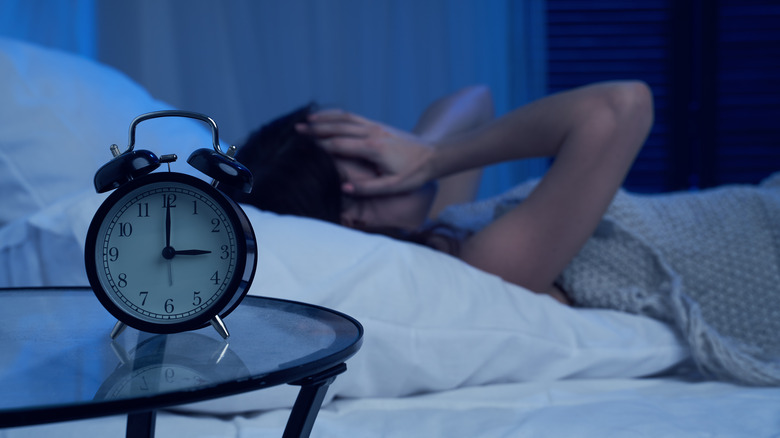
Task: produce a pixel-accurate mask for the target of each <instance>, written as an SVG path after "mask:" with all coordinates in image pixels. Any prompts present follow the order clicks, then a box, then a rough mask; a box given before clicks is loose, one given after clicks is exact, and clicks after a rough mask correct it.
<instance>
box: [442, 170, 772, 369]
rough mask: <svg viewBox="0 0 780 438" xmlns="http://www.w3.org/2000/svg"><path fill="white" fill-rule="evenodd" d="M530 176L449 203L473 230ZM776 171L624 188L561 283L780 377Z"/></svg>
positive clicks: (742, 365) (718, 362)
mask: <svg viewBox="0 0 780 438" xmlns="http://www.w3.org/2000/svg"><path fill="white" fill-rule="evenodd" d="M534 186H535V181H532V182H529V183H526V184H523V185H521V186H518V187H516V188H515V189H513V190H511V191H509V192H507V193H506V194H504V195H501V196H499V197H496V198H493V199H490V200H486V201H481V202H477V203H474V204H469V205H464V206H457V207H453V208H451V209H450V210H448V211H446V212H444V213H443V214H442V216H441V219H442V220H443V221H444V222H445V223H447V224H449V225H452V226H457V227H463V228H466V229H468V230H471V231H475V230H478V229H480V228H481V227H483V226H485V225H487V223H489V222H490V221H492V220H493V219H494V218H495V217H496V216H498V215H500V214H502V213H503V212H505V211H506V210H508V209H510V208H511V207H512V206H514V205H516V204H517V203H519V202H521V201H522V200H523V199H524V198H525V197H526V196H527V195H528V194H529V193H530V191H531V190H532V189H533V187H534ZM777 224H780V176H773V177H770V178H768V179H767V180H766V181H765V182H763V183H762V184H760V185H757V186H748V185H733V186H724V187H721V188H717V189H711V190H705V191H698V192H678V193H670V194H660V195H636V194H630V193H628V192H625V191H620V192H619V193H618V194H617V196H616V197H615V199H614V201H613V203H612V204H611V206H610V207H609V209H608V211H607V213H606V214H605V216H604V218H603V220H602V222H601V223H600V224H599V226H598V227H597V229H596V230H595V232H594V234H593V236H592V237H591V238H590V239H589V241H588V242H587V244H586V245H585V246H584V248H583V249H582V250H581V251H580V252H579V253H578V255H577V256H576V257H575V258H574V259H573V260H572V262H571V263H570V265H569V266H568V267H567V268H566V269H565V270H564V272H563V273H562V275H561V276H560V278H559V280H558V283H559V285H560V286H561V287H562V288H563V289H564V290H566V291H567V293H568V294H569V296H570V298H571V299H572V300H573V302H574V303H575V304H576V305H578V306H582V307H593V308H608V309H615V310H620V311H625V312H629V313H633V314H640V315H647V316H650V317H653V318H656V319H659V320H662V321H665V322H668V323H669V324H671V325H673V326H674V327H675V328H676V329H677V330H678V331H679V332H680V333H681V335H682V337H683V338H684V339H685V340H686V341H687V343H688V345H689V346H690V347H691V350H692V356H693V359H694V361H695V363H696V364H697V366H698V368H699V369H700V371H702V372H703V373H704V374H705V375H707V376H711V377H713V378H717V379H722V380H727V381H734V382H738V383H742V384H749V385H778V384H780V337H779V336H778V335H777V333H780V305H778V304H779V302H778V298H779V297H780V293H779V292H778V287H780V286H778V285H780V235H778V231H777Z"/></svg>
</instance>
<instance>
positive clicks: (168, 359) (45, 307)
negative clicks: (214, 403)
mask: <svg viewBox="0 0 780 438" xmlns="http://www.w3.org/2000/svg"><path fill="white" fill-rule="evenodd" d="M0 301H2V305H1V306H0V345H2V348H3V350H4V351H3V354H2V356H0V395H2V396H1V397H0V425H2V426H4V427H9V426H22V425H28V424H38V423H44V422H55V421H65V420H73V419H79V418H88V417H97V416H102V415H113V414H119V413H127V412H131V411H137V410H151V409H157V408H161V407H166V406H171V405H176V404H183V403H191V402H196V401H202V400H207V399H212V398H217V397H222V396H227V395H232V394H238V393H241V392H247V391H251V390H255V389H262V388H266V387H269V386H274V385H279V384H284V383H292V382H295V381H298V380H301V379H304V378H306V377H309V376H311V375H314V374H316V373H320V372H322V371H325V370H328V369H329V368H332V367H334V366H336V365H339V364H341V363H343V362H345V361H346V360H347V359H348V358H349V357H351V356H352V355H353V354H355V353H356V352H357V351H358V349H359V348H360V345H361V342H362V336H363V328H362V326H361V325H360V323H358V322H357V321H356V320H354V319H353V318H351V317H349V316H347V315H344V314H342V313H339V312H336V311H333V310H329V309H326V308H323V307H318V306H313V305H309V304H303V303H298V302H292V301H285V300H279V299H272V298H262V297H255V296H247V297H246V298H245V299H244V301H243V302H242V303H241V305H240V306H238V308H237V309H236V310H235V311H234V312H233V313H231V314H230V315H229V316H228V317H227V318H225V324H226V325H227V327H228V329H229V330H230V334H231V336H230V337H229V338H228V339H227V340H226V341H225V340H223V339H222V338H221V337H220V336H219V334H218V333H217V332H216V331H215V330H214V329H212V328H211V327H206V328H203V329H200V330H196V331H192V332H184V333H176V334H170V335H159V334H151V333H144V332H140V331H138V330H134V329H131V328H128V329H127V330H125V331H124V332H123V333H122V334H121V335H119V336H118V337H117V339H115V340H112V339H111V338H110V336H109V333H110V331H111V329H112V327H113V325H114V323H115V322H116V321H115V320H114V319H113V317H112V316H111V315H110V314H109V313H108V312H107V311H106V310H105V309H104V308H103V307H102V306H101V305H100V303H99V302H98V300H97V299H96V298H95V296H94V294H93V293H92V291H91V290H90V289H88V288H57V289H51V288H32V289H6V290H0Z"/></svg>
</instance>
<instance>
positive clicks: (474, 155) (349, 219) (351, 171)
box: [237, 81, 780, 384]
mask: <svg viewBox="0 0 780 438" xmlns="http://www.w3.org/2000/svg"><path fill="white" fill-rule="evenodd" d="M489 102H490V100H489V96H488V95H487V94H486V91H485V90H484V89H480V88H471V89H468V90H464V91H462V92H460V93H458V94H456V95H454V96H450V97H448V98H445V99H444V100H442V101H439V102H437V103H435V104H434V105H433V106H432V107H431V108H429V109H428V111H426V112H425V113H424V114H423V117H422V118H421V121H420V123H419V124H418V127H417V128H416V129H415V130H414V132H413V133H406V132H402V131H398V130H396V129H393V128H390V127H388V126H385V125H382V124H380V123H377V122H374V121H371V120H367V119H365V118H362V117H360V116H357V115H354V114H350V113H347V112H343V111H339V110H325V111H320V112H316V111H313V108H311V107H308V108H304V109H302V110H300V111H297V112H295V113H293V114H291V115H288V116H286V117H283V118H281V119H278V120H276V121H274V122H272V123H270V124H269V125H267V126H265V127H264V128H263V129H261V130H260V131H258V132H257V133H255V134H254V135H253V136H252V137H251V138H250V139H249V141H248V142H247V144H246V145H244V147H242V149H241V150H240V151H239V154H238V156H237V158H238V160H239V161H241V162H243V163H244V164H246V165H247V166H249V167H250V169H252V171H253V173H254V175H255V183H254V187H255V189H254V190H253V192H252V194H250V195H248V196H246V197H239V201H241V202H246V203H251V204H254V205H256V206H258V207H259V208H261V209H265V210H270V211H275V212H277V213H282V214H295V215H301V216H308V217H313V218H318V219H323V220H328V221H331V222H335V223H340V224H342V225H345V226H348V227H353V228H358V229H362V230H367V231H381V232H384V233H386V234H390V235H395V236H401V237H404V238H406V239H408V240H412V241H416V242H420V243H424V244H426V245H428V246H431V247H433V248H436V249H442V250H446V251H449V252H450V253H452V254H453V255H455V256H457V257H459V258H460V259H462V260H463V261H464V262H466V263H468V264H470V265H473V266H475V267H477V268H479V269H482V270H484V271H486V272H489V273H492V274H495V275H497V276H500V277H501V278H503V279H504V280H506V281H508V282H511V283H515V284H518V285H520V286H523V287H525V288H526V289H529V290H531V291H535V292H537V293H546V294H549V295H551V296H552V297H554V298H555V299H557V300H558V301H561V302H563V303H573V304H576V305H579V306H587V307H606V308H613V309H617V310H623V311H627V312H631V313H638V314H644V315H648V316H651V317H655V318H658V319H661V320H664V321H667V322H669V323H671V324H673V325H675V326H676V327H677V328H678V330H679V331H680V332H681V333H682V334H683V336H684V337H685V338H686V339H687V340H688V343H689V344H690V345H691V349H692V351H693V355H694V358H695V359H696V360H697V362H698V364H699V366H700V368H701V369H702V370H703V371H705V372H707V373H710V374H712V375H715V376H718V377H722V378H727V379H731V380H738V381H742V382H745V383H752V384H777V383H780V341H779V340H778V339H777V337H776V336H775V335H774V333H777V332H778V331H777V330H780V318H777V317H776V316H777V315H775V314H773V313H772V312H774V311H775V309H777V305H776V304H772V305H769V306H767V304H768V303H776V302H777V301H776V300H777V298H776V297H777V294H776V293H775V290H776V288H777V286H776V285H777V284H780V271H779V270H778V263H777V261H778V260H780V258H779V256H780V253H778V251H777V248H780V237H778V236H775V233H773V232H772V229H773V228H774V224H776V223H777V221H778V219H780V191H778V190H776V188H775V186H774V185H773V184H772V183H771V182H769V183H765V184H763V185H761V186H757V187H732V188H727V189H718V190H711V191H705V192H699V193H696V194H690V193H687V194H673V195H659V196H652V197H648V196H636V195H629V194H627V193H625V192H623V191H620V190H619V188H620V186H621V184H622V182H623V180H624V178H625V175H626V173H627V172H628V169H629V168H630V166H631V164H632V162H633V161H634V159H635V157H636V155H637V153H638V151H639V150H640V148H641V146H642V144H643V143H644V141H645V138H646V136H647V134H648V132H649V130H650V127H651V124H652V118H653V105H652V96H651V92H650V90H649V88H648V87H647V86H646V85H645V84H643V83H641V82H633V81H631V82H607V83H598V84H593V85H589V86H585V87H581V88H577V89H574V90H571V91H566V92H562V93H558V94H554V95H551V96H548V97H545V98H543V99H540V100H538V101H535V102H532V103H530V104H528V105H525V106H523V107H520V108H518V109H516V110H514V111H512V112H510V113H508V114H506V115H504V116H502V117H500V118H498V119H495V120H490V113H491V110H490V104H489ZM529 157H554V160H553V161H552V164H551V166H550V168H549V170H548V171H547V172H546V174H545V175H544V177H542V178H541V180H539V181H538V182H537V181H534V182H530V183H528V184H524V185H521V186H519V187H517V188H515V189H513V190H511V191H509V192H508V193H507V194H504V195H502V196H499V197H497V198H495V199H491V200H487V201H483V202H477V203H472V204H464V205H457V206H450V207H447V206H448V205H449V204H452V203H455V202H461V201H468V200H469V198H470V197H472V196H473V193H474V192H473V190H472V191H470V192H465V194H461V195H459V196H457V195H456V196H453V193H455V192H457V188H458V186H463V185H465V186H470V185H472V183H473V182H474V181H476V179H477V178H478V172H479V169H481V168H482V167H484V166H487V165H491V164H494V163H499V162H503V161H508V160H516V159H523V158H529ZM463 172H471V173H466V174H463ZM475 172H476V173H475ZM446 177H450V178H449V179H446ZM443 178H445V179H443ZM436 182H439V183H440V186H441V187H440V193H439V195H438V196H437V195H436V187H435V184H436ZM462 193H464V192H462ZM616 195H617V196H616ZM429 218H430V219H434V221H433V222H429V220H428V219H429ZM451 231H452V232H451Z"/></svg>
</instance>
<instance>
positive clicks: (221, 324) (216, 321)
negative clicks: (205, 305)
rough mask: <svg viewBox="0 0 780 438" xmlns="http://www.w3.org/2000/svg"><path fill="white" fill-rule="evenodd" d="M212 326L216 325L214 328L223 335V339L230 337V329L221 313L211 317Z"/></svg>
mask: <svg viewBox="0 0 780 438" xmlns="http://www.w3.org/2000/svg"><path fill="white" fill-rule="evenodd" d="M209 322H211V326H212V327H214V330H216V331H217V333H219V335H220V336H222V339H225V340H227V338H229V337H230V333H228V329H227V327H226V326H225V323H224V322H222V318H220V317H219V315H215V316H214V318H212V319H211V321H209Z"/></svg>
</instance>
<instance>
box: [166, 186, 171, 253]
mask: <svg viewBox="0 0 780 438" xmlns="http://www.w3.org/2000/svg"><path fill="white" fill-rule="evenodd" d="M165 246H166V247H170V246H171V202H170V200H169V199H167V198H166V202H165Z"/></svg>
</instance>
